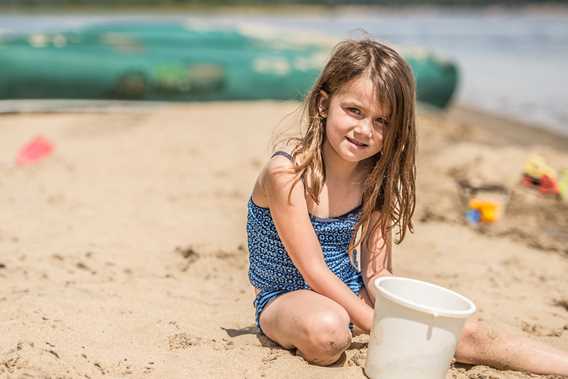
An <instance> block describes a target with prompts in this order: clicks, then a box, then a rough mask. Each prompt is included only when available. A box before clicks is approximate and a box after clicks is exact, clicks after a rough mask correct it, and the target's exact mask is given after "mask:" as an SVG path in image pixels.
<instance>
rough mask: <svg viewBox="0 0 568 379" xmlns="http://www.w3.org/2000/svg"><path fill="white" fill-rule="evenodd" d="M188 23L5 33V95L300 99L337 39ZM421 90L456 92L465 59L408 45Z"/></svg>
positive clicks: (443, 96)
mask: <svg viewBox="0 0 568 379" xmlns="http://www.w3.org/2000/svg"><path fill="white" fill-rule="evenodd" d="M306 40H308V41H312V42H305V40H304V41H297V40H294V39H290V38H280V37H279V36H274V35H273V36H270V37H267V36H266V34H263V36H259V34H254V33H250V32H248V31H244V30H241V29H237V28H223V27H216V28H211V27H204V26H202V25H198V24H186V23H140V22H138V23H122V24H101V25H95V26H92V27H88V28H84V29H81V30H78V31H71V32H64V33H41V34H31V35H24V36H16V37H10V38H8V37H5V38H4V39H0V98H2V99H22V98H35V99H46V98H59V99H62V98H72V99H143V100H165V101H209V100H259V99H275V100H287V99H292V100H299V99H302V98H303V96H304V95H305V93H306V91H307V90H308V89H309V88H310V86H311V85H312V83H313V82H314V81H315V79H316V78H317V75H318V74H319V71H320V70H321V67H322V66H323V64H324V63H325V60H326V58H327V56H328V54H329V48H330V45H329V43H321V42H318V41H315V40H310V39H306ZM405 58H406V59H407V60H408V61H409V63H410V64H411V66H412V68H413V70H414V74H415V76H416V81H417V98H418V100H419V101H422V102H426V103H429V104H432V105H435V106H437V107H444V106H446V105H447V104H448V102H449V101H450V99H451V97H452V94H453V93H454V91H455V88H456V85H457V78H458V74H457V69H456V66H455V65H454V64H452V63H449V62H443V61H440V60H438V59H436V57H434V56H433V55H431V54H426V55H408V54H405Z"/></svg>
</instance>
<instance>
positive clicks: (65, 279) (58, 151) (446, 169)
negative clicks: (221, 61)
mask: <svg viewBox="0 0 568 379" xmlns="http://www.w3.org/2000/svg"><path fill="white" fill-rule="evenodd" d="M297 108H298V104H297V103H294V102H282V103H279V102H254V103H207V104H177V105H167V106H166V105H164V106H158V107H156V106H154V107H149V108H134V109H129V110H128V112H126V111H125V112H120V111H114V112H104V111H98V112H96V111H93V112H69V113H39V114H38V113H31V114H28V113H22V114H8V115H2V116H0V209H2V212H0V251H1V255H0V283H1V284H2V285H1V286H0V325H1V333H2V337H0V341H1V343H0V375H1V376H2V378H102V377H105V378H109V377H110V378H123V377H130V378H168V379H174V378H249V379H252V378H295V379H296V378H325V379H331V378H347V377H349V378H364V377H365V375H364V373H363V369H362V367H363V365H364V363H365V358H366V350H367V341H368V336H367V335H359V336H356V337H355V339H354V342H353V344H352V346H351V347H350V348H349V349H348V351H347V352H346V355H345V357H344V358H343V359H341V360H340V362H339V363H337V364H336V365H334V366H333V367H317V366H313V365H309V364H307V363H306V362H305V361H304V360H303V359H302V358H300V357H299V356H296V355H294V354H293V353H292V352H290V351H287V350H284V349H281V348H279V347H277V346H275V345H274V344H273V343H271V342H270V341H269V340H267V339H266V338H265V337H262V336H260V335H259V333H258V331H257V329H256V327H255V325H254V312H253V307H252V300H253V295H252V290H251V287H250V286H249V283H248V278H247V247H246V246H247V243H246V233H245V222H246V203H247V200H248V197H249V196H250V191H251V189H252V186H253V183H254V180H255V178H256V175H257V174H258V171H259V169H260V167H261V166H262V165H263V163H264V162H265V160H266V159H267V157H268V156H269V153H270V138H271V136H272V135H273V132H274V130H275V128H282V127H285V126H286V124H288V123H290V124H293V122H294V117H288V118H285V116H286V115H287V114H289V113H290V112H293V111H294V110H295V109H297ZM418 129H419V151H418V161H417V166H418V183H417V186H418V198H417V201H418V203H417V211H416V216H415V220H416V225H415V233H414V234H412V235H409V236H407V239H406V240H405V241H404V243H403V244H401V245H398V246H395V248H394V272H395V274H396V275H401V276H407V277H413V278H417V279H421V280H427V281H431V282H434V283H437V284H439V285H442V286H445V287H448V288H451V289H453V290H456V291H458V292H460V293H462V294H464V295H466V296H468V297H470V298H471V299H472V300H473V301H474V302H475V303H476V304H477V306H478V315H479V316H480V317H482V318H483V319H484V320H485V321H487V322H489V323H490V324H491V325H494V326H495V327H496V328H498V329H501V330H507V331H510V332H513V333H518V334H524V335H530V336H532V338H535V339H538V340H541V341H545V342H547V343H550V344H552V345H554V346H556V347H559V348H562V349H566V350H568V277H567V275H566V273H567V272H568V204H567V203H561V202H560V201H558V200H556V199H553V198H549V197H543V196H541V195H539V194H537V193H536V192H534V191H531V190H528V189H525V188H523V187H521V186H520V185H519V180H520V176H521V171H522V167H523V164H524V162H525V161H526V160H527V158H528V157H529V156H530V155H531V154H533V153H537V154H540V155H542V156H543V157H544V158H545V159H546V160H547V162H548V163H549V164H550V165H551V166H553V167H556V168H557V169H560V168H565V167H568V137H561V136H558V135H554V134H552V133H550V132H546V131H545V130H542V129H537V128H531V127H529V126H527V125H521V124H519V123H516V122H512V121H508V120H504V119H499V118H496V117H494V116H491V115H488V114H482V113H479V112H477V111H475V110H472V109H467V108H455V109H452V110H451V111H450V112H449V113H435V112H431V111H428V110H421V111H420V115H419V122H418ZM37 135H43V136H44V137H45V138H47V139H48V140H49V141H51V142H52V143H53V144H54V146H55V150H54V152H53V154H52V155H50V156H49V157H47V158H45V159H43V160H42V161H40V162H37V163H35V164H31V165H28V166H24V167H20V166H15V165H14V160H15V157H16V154H17V152H18V150H19V148H20V147H21V146H22V145H23V144H25V143H26V142H27V141H29V140H30V139H31V138H33V137H34V136H37ZM463 180H467V181H468V182H470V183H472V184H476V185H483V184H500V185H503V186H505V187H506V188H507V189H509V190H510V197H509V199H510V200H509V202H508V205H507V209H506V213H505V215H504V217H503V219H502V220H500V221H499V222H498V223H497V224H494V225H489V226H483V227H472V226H469V225H467V224H466V223H465V221H464V220H463V212H464V208H463V204H462V201H463V200H462V195H463V194H462V193H461V192H460V187H459V186H458V184H457V183H458V182H459V181H463ZM448 378H460V379H461V378H470V379H473V378H476V379H481V378H488V379H489V378H491V379H495V378H546V376H537V375H529V374H524V373H520V372H514V371H500V370H495V369H492V368H488V367H485V366H467V365H454V366H453V367H452V368H451V370H450V372H449V373H448ZM548 378H553V377H552V376H548Z"/></svg>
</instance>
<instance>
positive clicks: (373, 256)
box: [361, 213, 392, 304]
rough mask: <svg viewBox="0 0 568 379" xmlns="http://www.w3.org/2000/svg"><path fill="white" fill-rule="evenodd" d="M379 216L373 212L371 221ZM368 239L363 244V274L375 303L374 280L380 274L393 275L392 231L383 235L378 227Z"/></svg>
mask: <svg viewBox="0 0 568 379" xmlns="http://www.w3.org/2000/svg"><path fill="white" fill-rule="evenodd" d="M379 216H380V214H378V213H375V214H373V215H372V217H371V221H372V222H375V221H376V220H377V218H378V217H379ZM385 237H386V238H385ZM366 239H369V240H370V243H369V249H367V247H366V246H367V244H366V243H365V242H366ZM366 239H364V240H363V243H362V244H361V275H362V276H363V282H364V283H365V288H366V289H367V293H368V294H369V297H370V300H371V303H372V304H375V288H374V287H373V281H374V280H375V279H376V278H378V277H380V276H386V275H387V276H388V275H392V237H391V234H390V232H389V234H388V235H387V236H383V235H382V232H381V230H380V228H377V230H376V232H375V233H373V234H372V235H370V236H368V237H366Z"/></svg>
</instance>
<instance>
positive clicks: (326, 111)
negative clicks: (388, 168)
mask: <svg viewBox="0 0 568 379" xmlns="http://www.w3.org/2000/svg"><path fill="white" fill-rule="evenodd" d="M376 99H377V96H376V93H375V87H374V85H373V82H372V81H371V80H370V79H369V78H368V77H367V76H366V75H361V76H359V77H357V78H355V79H353V80H351V81H350V82H348V83H346V84H345V85H344V86H343V87H342V88H341V89H340V90H339V91H337V92H336V93H335V94H334V95H333V96H331V98H329V96H328V95H327V94H325V93H324V92H322V93H321V99H320V103H319V110H320V114H321V115H322V116H323V117H326V118H327V121H326V126H325V128H326V138H325V141H324V143H325V144H328V145H329V146H328V147H331V148H332V149H333V150H334V151H335V152H336V153H337V154H338V155H339V156H340V157H341V158H342V159H344V160H346V161H349V162H359V161H362V160H365V159H367V158H370V157H372V156H373V155H375V154H377V153H379V152H380V151H381V150H382V148H383V137H384V135H385V132H386V128H388V116H389V115H388V114H387V113H386V112H388V110H387V109H386V107H383V106H381V104H378V102H377V100H376Z"/></svg>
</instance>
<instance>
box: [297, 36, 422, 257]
mask: <svg viewBox="0 0 568 379" xmlns="http://www.w3.org/2000/svg"><path fill="white" fill-rule="evenodd" d="M361 75H366V76H368V77H369V78H370V79H371V80H372V82H373V84H374V86H375V88H376V92H377V101H378V102H380V104H384V105H388V107H389V108H390V119H389V122H388V127H387V128H386V132H385V136H384V140H383V141H384V142H383V148H382V150H381V152H379V153H378V154H376V155H375V156H373V157H371V158H369V159H368V160H369V161H370V171H369V174H368V176H367V178H366V180H365V181H364V183H363V199H362V209H361V215H360V217H359V221H358V223H357V225H356V226H355V229H354V235H353V238H352V239H351V243H350V244H349V253H351V252H352V251H353V249H355V247H356V246H357V245H358V244H359V243H360V242H361V240H363V241H365V243H367V246H366V247H367V248H370V246H369V244H370V240H371V239H370V238H368V237H369V236H370V235H371V234H372V233H375V232H376V231H377V228H380V229H381V232H382V235H383V236H384V240H386V239H387V238H388V236H389V235H390V231H391V229H392V228H393V227H395V226H397V227H398V232H397V235H398V239H397V240H395V242H396V243H400V242H402V240H403V239H404V237H405V235H406V231H407V230H410V231H411V232H412V231H413V224H412V216H413V214H414V209H415V202H416V191H415V176H416V166H415V149H416V127H415V98H416V95H415V82H414V77H413V75H412V71H411V69H410V67H409V65H408V64H407V63H406V62H405V61H404V59H403V58H402V57H401V56H400V55H399V54H398V53H397V52H396V51H395V50H394V49H392V48H390V47H388V46H386V45H384V44H382V43H379V42H377V41H374V40H371V39H363V40H346V41H343V42H340V43H339V44H337V45H336V46H335V48H334V49H333V51H332V55H331V58H330V59H329V61H328V63H327V64H326V66H325V67H324V69H323V70H322V72H321V74H320V76H319V78H318V79H317V81H316V83H315V84H314V86H313V87H312V89H311V90H310V92H309V93H308V94H307V96H306V98H305V100H304V106H303V112H302V116H303V119H304V122H303V125H302V126H303V131H302V133H301V136H300V137H291V138H288V139H287V141H286V143H287V144H290V145H292V146H293V148H292V156H293V157H294V160H295V161H297V162H298V164H297V165H296V167H295V171H296V174H298V175H297V178H296V181H295V182H294V185H295V184H296V183H297V182H298V181H299V180H303V182H304V186H305V190H306V195H307V196H309V197H310V198H311V199H312V200H313V201H314V202H315V203H316V204H319V199H318V198H319V194H320V192H321V189H322V186H323V183H324V181H325V166H324V162H323V156H322V146H323V142H324V139H325V127H324V126H325V118H323V117H322V116H321V115H320V112H319V107H318V105H319V102H320V96H321V91H324V92H325V93H327V94H328V95H329V96H330V97H332V96H333V95H334V93H337V91H339V90H340V89H341V88H342V87H343V86H344V85H345V84H347V83H348V82H350V81H351V80H354V79H356V78H358V77H359V76H361ZM375 211H378V212H380V213H379V214H380V217H378V219H375V221H374V222H373V219H372V218H371V215H372V214H373V212H375ZM371 223H372V225H371ZM358 231H360V232H361V234H360V238H359V239H358V240H357V237H356V236H357V234H358V233H357V232H358Z"/></svg>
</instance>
